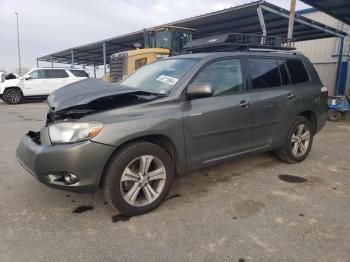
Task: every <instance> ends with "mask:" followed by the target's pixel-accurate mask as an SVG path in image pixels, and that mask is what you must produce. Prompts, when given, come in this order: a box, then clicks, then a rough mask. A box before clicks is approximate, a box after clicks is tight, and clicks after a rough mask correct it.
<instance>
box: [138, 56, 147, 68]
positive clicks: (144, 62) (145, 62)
mask: <svg viewBox="0 0 350 262" xmlns="http://www.w3.org/2000/svg"><path fill="white" fill-rule="evenodd" d="M145 64H147V58H146V57H145V58H140V59H137V60H135V70H137V69H139V68H140V67H141V66H144V65H145Z"/></svg>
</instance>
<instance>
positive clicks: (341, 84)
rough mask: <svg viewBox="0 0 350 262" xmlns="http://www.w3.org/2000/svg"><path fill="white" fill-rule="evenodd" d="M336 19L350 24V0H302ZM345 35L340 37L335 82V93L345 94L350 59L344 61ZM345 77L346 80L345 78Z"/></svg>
mask: <svg viewBox="0 0 350 262" xmlns="http://www.w3.org/2000/svg"><path fill="white" fill-rule="evenodd" d="M301 1H302V2H304V3H305V4H308V5H310V6H312V7H314V8H316V9H318V10H320V11H322V12H324V13H326V14H328V15H330V16H332V17H334V18H336V19H338V20H339V21H341V22H343V23H346V24H348V25H350V1H348V0H317V1H316V0H301ZM343 55H344V37H341V38H340V45H339V56H338V69H337V76H336V84H335V93H334V94H335V95H343V94H344V92H345V82H346V73H347V68H348V59H346V60H345V61H344V58H343ZM344 78H345V80H344Z"/></svg>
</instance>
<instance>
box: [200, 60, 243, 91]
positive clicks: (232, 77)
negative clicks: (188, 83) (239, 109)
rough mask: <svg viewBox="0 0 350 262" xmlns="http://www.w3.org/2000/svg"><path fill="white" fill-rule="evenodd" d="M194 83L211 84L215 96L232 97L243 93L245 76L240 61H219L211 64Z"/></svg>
mask: <svg viewBox="0 0 350 262" xmlns="http://www.w3.org/2000/svg"><path fill="white" fill-rule="evenodd" d="M193 82H195V83H196V82H209V83H211V84H212V85H213V88H214V95H230V94H234V93H237V92H242V91H243V87H244V84H243V76H242V69H241V62H240V60H239V59H236V58H235V59H225V60H219V61H216V62H213V63H211V64H209V65H208V66H207V67H206V68H204V70H202V71H201V72H200V73H199V74H198V76H197V77H196V78H195V79H194V81H193Z"/></svg>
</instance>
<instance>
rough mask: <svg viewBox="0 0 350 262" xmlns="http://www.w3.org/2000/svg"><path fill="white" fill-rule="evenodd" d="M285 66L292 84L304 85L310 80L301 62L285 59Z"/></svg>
mask: <svg viewBox="0 0 350 262" xmlns="http://www.w3.org/2000/svg"><path fill="white" fill-rule="evenodd" d="M286 65H287V68H288V71H289V74H290V78H291V82H292V84H300V83H305V82H308V81H309V80H310V77H309V74H308V72H307V70H306V68H305V65H304V63H303V62H301V61H300V60H298V59H287V61H286Z"/></svg>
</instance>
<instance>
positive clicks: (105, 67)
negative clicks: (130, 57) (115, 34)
mask: <svg viewBox="0 0 350 262" xmlns="http://www.w3.org/2000/svg"><path fill="white" fill-rule="evenodd" d="M103 70H104V75H107V50H106V42H103Z"/></svg>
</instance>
